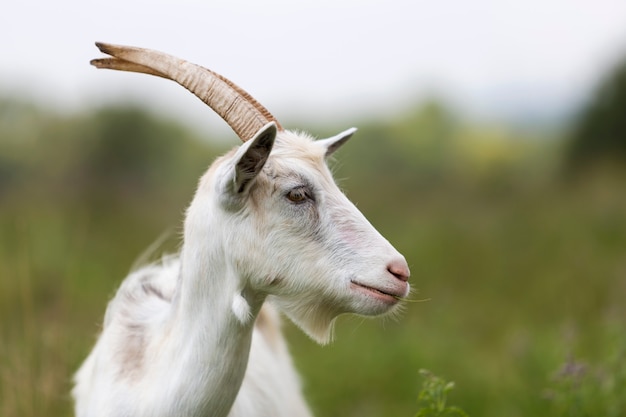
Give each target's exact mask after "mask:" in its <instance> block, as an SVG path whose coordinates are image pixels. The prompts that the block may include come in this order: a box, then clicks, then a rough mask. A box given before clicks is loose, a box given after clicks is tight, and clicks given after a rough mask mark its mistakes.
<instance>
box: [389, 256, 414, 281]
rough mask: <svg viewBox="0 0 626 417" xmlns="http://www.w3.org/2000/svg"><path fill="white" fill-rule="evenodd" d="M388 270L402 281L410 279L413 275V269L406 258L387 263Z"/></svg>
mask: <svg viewBox="0 0 626 417" xmlns="http://www.w3.org/2000/svg"><path fill="white" fill-rule="evenodd" d="M387 271H389V273H390V274H391V275H393V276H394V277H396V278H398V279H399V280H400V281H408V280H409V276H411V271H409V267H408V265H407V264H406V262H405V261H404V259H402V260H397V261H393V262H391V263H390V264H389V265H387Z"/></svg>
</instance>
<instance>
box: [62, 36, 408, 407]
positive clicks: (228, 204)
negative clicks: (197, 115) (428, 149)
mask: <svg viewBox="0 0 626 417" xmlns="http://www.w3.org/2000/svg"><path fill="white" fill-rule="evenodd" d="M97 45H98V47H99V48H100V50H101V51H102V52H104V53H106V54H108V55H111V56H112V58H103V59H98V60H94V61H92V64H93V65H95V66H96V67H99V68H110V69H117V70H124V71H135V72H143V73H149V74H152V75H159V76H161V77H165V78H169V79H172V80H175V81H176V82H178V83H180V84H181V85H183V86H184V87H186V88H187V89H189V90H190V91H191V92H193V93H194V94H195V95H197V96H198V97H199V98H200V99H202V100H203V101H204V102H205V103H207V104H208V105H209V106H210V107H211V108H213V110H215V111H216V112H217V113H218V114H219V115H220V116H222V118H223V119H224V120H225V121H226V122H227V123H228V124H229V125H230V126H231V127H232V128H233V130H234V131H235V132H236V133H237V135H238V136H239V137H240V138H241V139H242V140H243V141H244V142H245V143H244V144H243V145H241V146H240V147H239V148H236V149H234V150H232V151H231V152H230V153H228V154H227V155H225V156H223V157H221V158H219V159H218V160H216V161H215V162H214V163H213V164H212V165H211V167H210V168H209V170H208V171H207V172H206V174H205V175H204V176H203V177H202V179H201V180H200V183H199V186H198V190H197V192H196V195H195V197H194V199H193V201H192V202H191V205H190V206H189V208H188V210H187V213H186V218H185V223H184V238H183V245H182V249H181V252H180V255H179V256H178V257H172V258H169V259H166V260H164V261H163V262H162V264H158V265H151V266H147V267H144V268H143V269H140V270H138V271H136V272H134V273H131V274H130V275H129V276H128V277H127V278H126V280H125V281H124V282H123V283H122V285H121V287H120V289H119V290H118V291H117V294H116V295H115V297H114V298H113V300H112V301H111V302H110V303H109V306H108V308H107V312H106V315H105V319H104V328H103V331H102V334H101V335H100V337H99V339H98V341H97V343H96V345H95V347H94V349H93V350H92V352H91V354H90V355H89V357H88V358H87V359H86V361H85V362H84V363H83V365H82V366H81V368H80V370H79V371H78V372H77V374H76V377H75V382H76V385H75V387H74V389H73V395H74V397H75V399H76V415H77V416H79V417H87V416H89V417H92V416H115V417H142V416H146V417H158V416H169V417H172V416H181V417H183V416H184V417H194V416H213V417H221V416H227V415H228V416H231V417H235V416H239V417H243V416H246V417H254V416H285V417H286V416H291V417H293V416H309V415H310V412H309V410H308V408H307V406H306V404H305V401H304V399H303V397H302V394H301V392H300V385H299V381H298V377H297V375H296V372H295V370H294V368H293V366H292V363H291V359H290V357H289V354H288V351H287V348H286V344H285V341H284V339H283V337H282V335H281V332H280V328H279V323H278V317H277V313H276V312H275V310H274V309H273V308H272V307H270V306H268V304H267V303H265V301H266V300H267V301H268V302H270V303H271V304H273V305H274V306H276V307H277V308H278V309H279V310H280V311H282V312H284V313H285V314H286V315H287V316H288V317H289V318H290V319H291V320H292V321H293V322H295V323H296V324H297V325H298V326H299V327H300V328H302V329H303V330H304V332H306V333H307V334H308V335H309V336H310V337H312V338H313V339H314V340H316V341H317V342H319V343H326V342H328V341H329V340H330V337H331V332H332V324H333V321H334V319H335V318H336V317H337V316H338V315H340V314H342V313H357V314H362V315H378V314H382V313H385V312H388V311H390V310H391V309H393V307H394V306H396V305H397V304H398V302H399V300H400V299H402V298H403V297H406V296H407V295H408V293H409V284H408V282H407V280H408V277H409V269H408V266H407V264H406V261H405V260H404V258H403V257H402V255H400V254H399V253H398V252H397V251H396V250H395V249H394V248H393V247H392V246H391V244H389V242H387V241H386V240H385V239H384V238H383V237H382V236H381V235H380V234H379V233H378V232H377V231H376V230H375V229H374V228H373V227H372V226H371V225H370V224H369V223H368V222H367V220H366V219H365V218H364V217H363V215H362V214H361V213H360V212H359V211H358V210H357V209H356V207H355V206H354V205H353V204H352V203H351V202H350V201H349V200H348V199H347V198H346V197H345V196H344V195H343V194H342V193H341V191H340V190H339V188H338V187H337V186H336V185H335V182H334V181H333V178H332V176H331V173H330V171H329V170H328V168H327V166H326V163H325V158H326V157H327V156H328V155H330V154H331V153H332V152H333V151H334V150H335V149H337V147H339V146H340V145H341V144H343V143H344V142H345V141H346V140H347V139H348V138H349V137H350V136H351V135H352V133H353V132H354V131H355V129H350V130H347V131H345V132H343V133H341V134H339V135H337V136H335V137H333V138H330V139H325V140H318V141H314V140H312V139H311V138H310V137H308V136H305V135H302V134H295V133H292V132H289V131H286V130H283V129H282V128H281V127H280V125H279V124H278V122H277V121H276V120H275V119H274V118H273V116H272V115H271V114H270V113H269V112H268V111H267V110H266V109H265V108H264V107H262V106H261V105H260V104H259V103H257V102H256V101H255V100H253V99H252V98H251V97H250V96H249V95H248V94H247V93H245V92H244V91H243V90H241V89H240V88H239V87H237V86H235V85H234V84H233V83H232V82H230V81H228V80H226V79H225V78H223V77H221V76H220V75H218V74H215V73H213V72H212V71H210V70H207V69H205V68H202V67H199V66H196V65H194V64H191V63H189V62H186V61H183V60H180V59H177V58H174V57H172V56H169V55H165V54H163V53H160V52H156V51H151V50H146V49H140V48H133V47H125V46H114V45H108V44H97ZM264 303H265V304H264Z"/></svg>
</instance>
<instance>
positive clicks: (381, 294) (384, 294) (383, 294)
mask: <svg viewBox="0 0 626 417" xmlns="http://www.w3.org/2000/svg"><path fill="white" fill-rule="evenodd" d="M350 286H351V287H352V288H354V289H355V290H357V291H359V292H362V293H365V294H366V295H368V296H370V297H374V298H376V299H377V300H380V301H382V302H384V303H386V304H391V305H393V304H396V303H397V302H398V301H399V300H400V299H401V298H402V297H403V295H404V294H397V293H395V292H389V290H381V289H379V288H374V287H370V286H368V285H365V284H361V283H360V282H357V281H350Z"/></svg>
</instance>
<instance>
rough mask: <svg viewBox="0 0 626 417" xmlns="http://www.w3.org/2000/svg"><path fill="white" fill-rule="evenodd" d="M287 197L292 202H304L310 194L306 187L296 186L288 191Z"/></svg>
mask: <svg viewBox="0 0 626 417" xmlns="http://www.w3.org/2000/svg"><path fill="white" fill-rule="evenodd" d="M287 199H288V200H289V201H291V202H292V203H304V202H305V201H306V200H307V199H308V195H307V192H306V190H305V189H304V188H294V189H293V190H289V192H288V193H287Z"/></svg>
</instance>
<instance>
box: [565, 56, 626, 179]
mask: <svg viewBox="0 0 626 417" xmlns="http://www.w3.org/2000/svg"><path fill="white" fill-rule="evenodd" d="M566 162H567V168H568V170H570V171H574V170H578V169H579V168H583V167H589V166H591V165H594V166H595V165H598V164H602V163H610V164H613V165H615V164H617V165H626V59H625V60H624V61H622V63H621V64H620V65H618V67H617V68H616V69H615V70H614V71H613V72H612V73H611V74H610V75H609V76H608V77H607V78H606V80H605V81H604V82H603V83H602V84H601V85H600V87H599V88H598V89H597V91H596V93H595V96H594V97H593V99H592V100H591V102H590V103H589V104H588V105H587V107H586V108H585V109H584V110H583V112H582V114H581V116H580V118H579V120H578V122H577V123H575V125H574V128H573V131H572V136H571V138H570V142H569V148H568V150H567V158H566Z"/></svg>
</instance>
